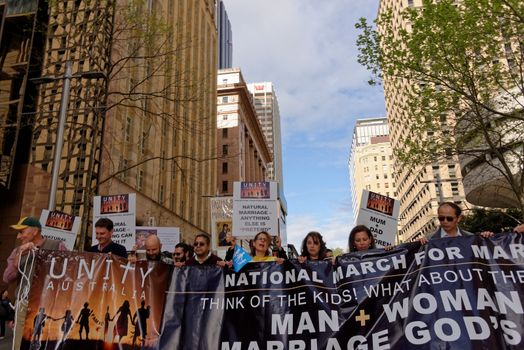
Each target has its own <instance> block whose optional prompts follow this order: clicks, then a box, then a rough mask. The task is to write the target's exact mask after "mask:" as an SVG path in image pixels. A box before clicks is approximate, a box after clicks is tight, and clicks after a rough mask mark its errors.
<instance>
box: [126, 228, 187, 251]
mask: <svg viewBox="0 0 524 350" xmlns="http://www.w3.org/2000/svg"><path fill="white" fill-rule="evenodd" d="M149 235H156V236H157V237H158V239H160V243H162V251H168V252H171V253H172V252H173V251H175V246H176V245H177V244H178V243H180V228H178V227H153V226H137V227H136V242H135V244H136V249H137V250H145V249H146V248H145V246H144V244H145V242H146V238H147V237H148V236H149Z"/></svg>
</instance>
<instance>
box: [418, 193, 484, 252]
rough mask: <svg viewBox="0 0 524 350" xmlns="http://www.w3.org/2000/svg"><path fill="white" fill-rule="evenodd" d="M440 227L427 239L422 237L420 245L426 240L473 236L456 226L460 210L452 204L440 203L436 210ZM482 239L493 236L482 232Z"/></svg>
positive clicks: (458, 221)
mask: <svg viewBox="0 0 524 350" xmlns="http://www.w3.org/2000/svg"><path fill="white" fill-rule="evenodd" d="M437 213H438V221H439V222H440V227H439V228H438V229H437V230H436V231H435V232H433V233H432V234H430V235H429V236H428V237H422V238H421V239H420V243H422V244H426V243H427V242H428V239H437V238H445V237H453V238H454V237H461V236H473V235H474V234H473V233H471V232H468V231H465V230H462V229H460V228H459V226H458V224H459V223H460V221H461V220H462V209H461V208H460V207H459V206H458V205H456V204H455V203H453V202H444V203H441V204H440V205H439V207H438V209H437ZM481 235H482V236H483V237H491V236H493V232H488V231H485V232H482V233H481Z"/></svg>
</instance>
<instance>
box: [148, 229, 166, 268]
mask: <svg viewBox="0 0 524 350" xmlns="http://www.w3.org/2000/svg"><path fill="white" fill-rule="evenodd" d="M144 247H145V248H146V258H147V260H148V261H161V262H163V263H164V264H173V259H171V258H170V257H168V256H166V255H165V254H164V253H163V252H162V243H161V242H160V238H158V236H157V235H149V236H147V238H146V241H145V242H144Z"/></svg>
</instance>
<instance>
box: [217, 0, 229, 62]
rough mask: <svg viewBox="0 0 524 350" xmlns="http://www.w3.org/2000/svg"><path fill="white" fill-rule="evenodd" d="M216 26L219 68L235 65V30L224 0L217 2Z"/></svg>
mask: <svg viewBox="0 0 524 350" xmlns="http://www.w3.org/2000/svg"><path fill="white" fill-rule="evenodd" d="M216 6H217V9H216V13H217V15H216V26H217V32H218V69H225V68H232V67H233V32H232V31H231V23H230V22H229V17H228V15H227V11H226V6H225V5H224V1H223V0H217V3H216Z"/></svg>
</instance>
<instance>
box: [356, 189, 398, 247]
mask: <svg viewBox="0 0 524 350" xmlns="http://www.w3.org/2000/svg"><path fill="white" fill-rule="evenodd" d="M399 211H400V201H398V200H396V199H394V198H391V197H387V196H383V195H381V194H379V193H375V192H371V191H367V190H363V191H362V199H361V201H360V209H359V212H358V216H357V225H366V226H367V227H369V229H370V231H371V232H372V233H373V237H374V238H375V244H376V245H377V248H378V247H385V246H388V245H394V244H395V237H396V235H397V225H398V214H399Z"/></svg>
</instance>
